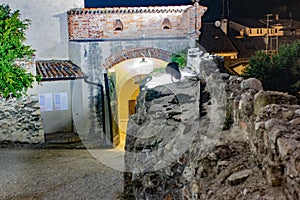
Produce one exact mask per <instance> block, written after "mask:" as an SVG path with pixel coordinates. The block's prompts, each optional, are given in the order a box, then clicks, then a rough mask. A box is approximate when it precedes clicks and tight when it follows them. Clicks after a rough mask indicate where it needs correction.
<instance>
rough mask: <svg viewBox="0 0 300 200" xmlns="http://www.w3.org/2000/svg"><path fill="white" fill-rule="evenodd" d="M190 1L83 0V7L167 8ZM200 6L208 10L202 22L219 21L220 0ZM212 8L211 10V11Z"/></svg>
mask: <svg viewBox="0 0 300 200" xmlns="http://www.w3.org/2000/svg"><path fill="white" fill-rule="evenodd" d="M191 4H193V2H192V1H191V0H151V1H150V0H106V1H103V0H85V7H87V8H95V7H113V6H116V7H118V6H167V5H191ZM200 4H201V5H204V6H207V7H208V8H209V9H208V11H207V12H206V13H205V16H204V20H206V21H213V20H216V19H220V17H221V10H222V0H201V1H200ZM212 8H213V9H212Z"/></svg>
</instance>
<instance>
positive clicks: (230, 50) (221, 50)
mask: <svg viewBox="0 0 300 200" xmlns="http://www.w3.org/2000/svg"><path fill="white" fill-rule="evenodd" d="M199 44H200V45H201V46H202V47H204V48H205V50H206V51H207V52H208V53H211V54H216V55H219V56H223V57H224V58H225V59H226V58H229V59H236V58H237V57H238V51H237V49H236V48H235V47H234V45H233V44H232V42H231V41H230V39H229V38H228V36H227V35H226V34H225V33H224V32H223V30H222V29H221V24H220V25H219V24H214V23H203V24H202V29H201V35H200V37H199Z"/></svg>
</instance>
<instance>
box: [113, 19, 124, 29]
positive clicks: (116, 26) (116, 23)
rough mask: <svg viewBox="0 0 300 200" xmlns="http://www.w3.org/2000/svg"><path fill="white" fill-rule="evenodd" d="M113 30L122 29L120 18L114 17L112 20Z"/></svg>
mask: <svg viewBox="0 0 300 200" xmlns="http://www.w3.org/2000/svg"><path fill="white" fill-rule="evenodd" d="M114 30H115V31H122V30H123V24H122V22H121V20H120V19H116V21H115V22H114Z"/></svg>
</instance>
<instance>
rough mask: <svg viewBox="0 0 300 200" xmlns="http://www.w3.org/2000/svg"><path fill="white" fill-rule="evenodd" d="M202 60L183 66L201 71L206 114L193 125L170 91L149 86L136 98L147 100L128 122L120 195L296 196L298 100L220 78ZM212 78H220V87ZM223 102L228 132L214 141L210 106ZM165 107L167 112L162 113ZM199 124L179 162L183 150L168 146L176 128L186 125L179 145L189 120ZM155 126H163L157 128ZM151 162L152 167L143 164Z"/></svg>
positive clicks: (253, 83) (299, 194)
mask: <svg viewBox="0 0 300 200" xmlns="http://www.w3.org/2000/svg"><path fill="white" fill-rule="evenodd" d="M200 58H201V59H200V61H199V60H197V59H196V58H195V62H188V63H192V64H193V65H192V66H194V67H197V66H200V67H199V72H200V73H201V79H202V80H203V81H205V91H206V92H208V94H209V95H208V97H207V99H206V101H204V102H203V101H201V102H202V103H203V107H202V108H203V110H204V111H206V112H207V114H203V115H201V117H200V118H199V119H197V120H194V121H193V120H187V121H184V120H182V119H184V118H182V116H183V114H184V112H188V113H192V112H193V111H194V110H193V109H190V110H189V109H187V107H185V108H184V109H182V110H180V109H178V106H177V107H176V105H174V103H176V101H173V100H171V99H172V95H170V94H169V93H170V92H168V91H165V90H161V89H160V88H158V87H156V88H153V89H152V90H158V91H157V92H155V93H153V92H152V91H150V90H148V91H147V90H146V91H145V92H147V94H146V95H145V96H146V97H148V98H139V100H140V101H142V102H143V101H145V105H146V109H142V108H140V107H139V108H138V112H137V114H136V115H133V116H132V117H131V118H130V121H129V123H128V131H127V134H128V135H127V141H126V153H125V166H126V169H129V170H128V171H127V172H125V174H124V177H125V188H124V191H125V194H124V195H125V196H126V195H131V196H132V195H133V196H135V197H136V199H220V200H221V199H283V200H292V199H299V198H300V190H299V188H300V181H299V180H300V143H299V141H300V139H299V138H300V136H299V133H300V106H299V105H297V99H296V98H295V97H294V96H291V95H289V94H286V93H282V92H275V91H264V90H263V87H262V84H261V82H260V81H259V80H257V79H254V78H250V79H245V80H244V79H243V78H241V77H235V76H230V75H229V74H225V73H219V72H217V71H219V70H218V69H217V68H216V67H215V66H214V65H213V58H212V57H210V56H209V57H206V58H205V56H203V57H200ZM191 61H193V60H191ZM196 61H198V62H196ZM197 63H198V65H196V64H197ZM212 72H217V74H219V75H217V74H213V73H212ZM216 77H221V79H222V81H221V82H218V81H217V80H219V79H216ZM220 83H223V84H224V86H225V87H224V90H225V92H226V94H223V93H221V90H220V89H221V84H220ZM160 87H163V86H160ZM181 93H183V91H182V92H181ZM216 94H221V95H219V96H221V97H224V98H214V97H218V95H216ZM189 95H191V94H189ZM191 96H193V95H191ZM141 97H143V96H141ZM149 97H153V98H149ZM143 99H145V100H143ZM203 99H205V98H204V96H203ZM222 100H225V101H227V103H226V116H225V117H224V127H223V129H227V128H228V127H230V129H229V130H223V131H222V132H221V133H220V135H219V137H217V138H216V137H213V136H216V135H217V131H212V134H208V132H207V130H209V128H208V126H210V123H211V121H212V120H211V118H210V117H211V116H212V114H211V110H212V109H213V108H214V107H213V106H212V104H213V103H214V102H218V103H220V102H221V101H222ZM140 104H141V103H140ZM140 104H139V105H140ZM182 105H184V104H182ZM147 106H148V107H147ZM160 107H162V108H160ZM164 109H165V110H166V112H165V113H164V112H161V111H162V110H164ZM158 111H160V112H158ZM170 114H171V115H170ZM180 116H181V117H180ZM149 119H150V120H149ZM215 119H217V118H213V120H215ZM149 121H150V122H149ZM197 121H198V122H199V129H198V131H197V133H196V136H195V139H194V140H193V142H191V144H190V145H189V148H188V149H187V150H185V151H184V152H183V151H181V153H182V154H181V156H178V157H176V155H178V152H179V151H180V150H182V149H183V148H181V147H179V148H178V147H177V148H176V147H175V145H173V143H172V142H173V140H174V138H175V137H174V130H179V128H178V127H179V126H180V123H182V122H184V123H183V126H184V128H183V129H182V130H184V134H183V135H184V137H182V138H180V139H178V141H180V142H181V143H180V144H187V143H184V141H186V140H187V139H188V138H189V137H187V136H188V135H189V134H191V132H192V131H193V130H195V128H196V127H195V128H194V127H192V126H191V123H194V122H197ZM159 125H161V126H162V128H161V129H159V130H157V127H158V126H159ZM225 125H226V128H225ZM140 135H142V136H143V137H140ZM206 141H207V144H209V143H208V142H209V141H211V146H208V145H205V144H206V143H205V142H206ZM183 147H184V146H183ZM209 147H210V148H209ZM155 152H157V154H154V153H155ZM167 152H171V154H170V156H169V158H170V162H169V163H168V164H167V165H166V166H165V167H163V168H160V169H156V168H155V167H157V166H158V165H159V164H160V162H162V161H161V160H162V159H161V158H163V157H164V156H165V155H166V153H167ZM201 152H202V153H201ZM153 155H156V157H154V156H153ZM176 158H178V159H176ZM155 159H156V160H155ZM152 160H154V163H155V165H154V167H152V166H148V165H146V164H147V163H148V162H149V161H152ZM141 166H145V167H144V168H141Z"/></svg>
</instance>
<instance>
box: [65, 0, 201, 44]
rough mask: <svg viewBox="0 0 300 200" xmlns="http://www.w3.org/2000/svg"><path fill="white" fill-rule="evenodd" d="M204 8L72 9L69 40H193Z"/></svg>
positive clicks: (199, 25) (196, 6)
mask: <svg viewBox="0 0 300 200" xmlns="http://www.w3.org/2000/svg"><path fill="white" fill-rule="evenodd" d="M205 11H206V7H203V6H200V5H199V4H198V3H197V2H196V3H195V4H194V5H185V6H157V7H128V8H127V7H126V8H125V7H122V8H97V9H86V8H83V9H81V8H80V9H72V10H70V11H69V12H68V29H69V39H70V40H80V39H133V38H134V39H136V38H156V37H164V38H166V37H197V36H199V34H200V32H199V29H200V28H201V18H202V16H203V14H204V12H205Z"/></svg>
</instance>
